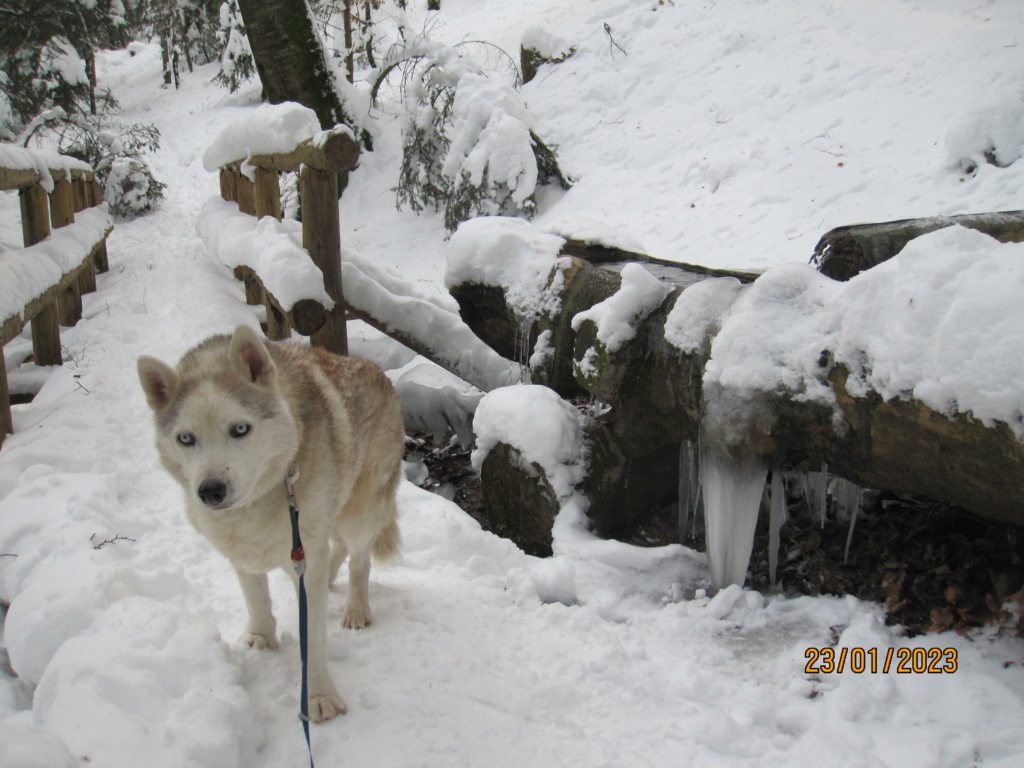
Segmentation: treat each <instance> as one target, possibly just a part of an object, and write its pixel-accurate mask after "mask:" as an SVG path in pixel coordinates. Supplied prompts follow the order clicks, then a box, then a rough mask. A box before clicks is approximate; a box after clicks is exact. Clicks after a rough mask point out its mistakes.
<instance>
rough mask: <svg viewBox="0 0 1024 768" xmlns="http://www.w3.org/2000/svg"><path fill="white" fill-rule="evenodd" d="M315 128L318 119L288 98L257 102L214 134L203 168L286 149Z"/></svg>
mask: <svg viewBox="0 0 1024 768" xmlns="http://www.w3.org/2000/svg"><path fill="white" fill-rule="evenodd" d="M319 132H320V121H319V120H317V117H316V112H314V111H313V110H312V109H310V108H309V107H304V106H302V105H301V104H296V103H295V102H292V101H286V102H284V103H283V104H261V105H260V106H258V107H256V108H255V109H253V110H252V111H248V112H246V113H245V114H244V115H243V116H242V117H240V118H237V119H236V120H234V121H233V122H231V123H230V124H229V125H228V126H227V127H226V128H224V129H223V130H222V131H221V132H220V133H219V134H217V138H215V139H214V140H213V143H212V144H210V146H209V148H208V149H207V150H206V152H205V153H204V154H203V168H205V169H206V170H207V171H209V172H210V173H213V172H215V171H216V170H217V169H218V168H221V167H222V166H225V165H228V164H229V163H236V162H238V161H239V160H245V159H248V158H249V157H251V156H252V155H271V154H275V153H288V152H291V151H293V150H294V149H295V148H296V147H297V146H298V145H299V144H301V143H302V142H304V141H306V140H307V139H312V138H313V136H315V135H316V134H317V133H319ZM244 170H245V169H244V168H243V171H244ZM250 173H251V171H250ZM247 175H249V174H247ZM250 178H252V177H251V176H250Z"/></svg>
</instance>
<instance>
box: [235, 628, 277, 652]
mask: <svg viewBox="0 0 1024 768" xmlns="http://www.w3.org/2000/svg"><path fill="white" fill-rule="evenodd" d="M238 642H239V643H241V644H242V645H247V646H249V647H250V648H253V649H255V650H257V651H268V650H269V651H276V650H277V638H276V637H274V636H273V635H259V634H256V633H255V632H246V633H245V634H244V635H242V636H241V637H240V638H239V640H238Z"/></svg>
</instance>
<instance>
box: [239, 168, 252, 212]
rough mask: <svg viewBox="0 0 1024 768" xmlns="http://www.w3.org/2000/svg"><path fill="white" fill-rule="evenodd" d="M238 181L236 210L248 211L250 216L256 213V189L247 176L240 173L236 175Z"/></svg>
mask: <svg viewBox="0 0 1024 768" xmlns="http://www.w3.org/2000/svg"><path fill="white" fill-rule="evenodd" d="M237 183H238V210H240V211H241V212H242V213H248V214H249V215H250V216H255V215H256V200H255V198H256V189H255V185H254V184H253V183H252V182H251V181H249V177H248V176H245V175H244V174H242V173H238V175H237Z"/></svg>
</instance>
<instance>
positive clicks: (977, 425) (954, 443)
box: [452, 259, 1024, 525]
mask: <svg viewBox="0 0 1024 768" xmlns="http://www.w3.org/2000/svg"><path fill="white" fill-rule="evenodd" d="M682 269H683V271H685V269H686V268H685V267H684V268H682ZM619 285H620V278H619V276H618V275H617V274H615V273H614V272H610V271H608V270H604V269H600V268H596V267H594V266H593V265H591V264H589V263H587V262H585V261H582V260H580V259H575V260H574V262H573V266H572V267H571V269H570V270H568V271H567V272H566V273H565V280H564V285H563V288H562V290H561V310H560V312H559V314H558V315H557V316H555V317H545V318H543V319H541V320H540V321H538V322H536V323H534V324H533V325H532V326H531V327H530V328H529V329H528V332H526V330H525V329H522V328H520V327H519V324H518V322H517V321H515V319H514V314H513V313H512V311H511V310H510V309H509V308H508V307H507V306H505V305H504V302H503V299H502V296H501V292H500V289H495V288H493V287H489V286H479V285H461V286H456V287H455V288H453V289H452V294H453V295H454V296H455V298H456V299H457V300H458V301H459V304H460V307H462V309H463V317H464V319H465V320H466V322H467V324H469V325H470V327H471V328H473V330H474V332H475V333H477V335H478V336H480V338H481V339H483V340H484V341H486V342H487V343H488V344H490V345H491V346H493V347H494V348H495V349H496V350H497V351H498V352H499V353H501V354H504V355H506V356H508V355H510V354H511V353H514V351H515V349H516V348H517V341H518V343H519V344H521V343H522V340H521V339H520V337H523V336H525V337H528V339H529V342H530V344H531V347H529V348H532V344H533V342H534V340H535V339H536V338H537V336H538V335H539V333H541V332H543V331H544V330H549V329H550V330H552V335H551V338H550V340H549V355H548V357H547V362H546V364H545V365H544V366H543V367H542V368H541V369H534V371H533V378H534V381H535V382H538V383H544V384H547V385H548V386H551V387H552V388H553V389H555V390H556V391H558V392H559V393H560V394H562V395H563V396H575V395H580V394H583V393H588V394H590V395H593V396H596V397H598V398H600V399H601V400H603V401H605V402H606V403H608V404H610V405H611V406H612V414H613V418H612V419H611V420H610V423H609V425H608V428H609V429H610V431H611V435H612V436H613V437H614V441H615V443H616V445H617V450H620V451H621V452H622V454H623V456H624V457H626V458H628V459H631V460H636V461H639V462H643V461H649V460H650V459H651V457H653V456H654V455H655V454H656V453H657V451H659V450H662V449H664V448H665V446H669V445H675V446H678V445H679V444H680V443H681V442H683V441H696V440H698V438H699V436H700V435H701V430H702V422H704V421H705V417H706V414H707V412H708V408H707V403H708V401H709V400H711V401H713V400H714V399H715V398H716V397H717V396H718V394H717V393H714V392H710V393H704V392H703V391H702V389H703V373H704V368H705V365H706V363H707V361H708V358H709V355H710V347H711V344H710V339H708V340H707V341H706V343H705V344H704V345H703V348H702V351H700V352H697V353H694V354H685V353H682V352H681V351H679V350H678V349H676V348H675V347H673V346H672V345H671V344H669V343H668V342H667V341H666V340H665V322H666V319H667V317H668V315H669V312H670V311H671V309H672V307H673V306H674V304H675V302H676V300H677V299H678V297H679V296H680V295H681V293H682V291H683V290H684V288H682V287H678V286H677V287H674V288H673V289H672V290H671V292H670V293H669V294H668V296H667V297H666V299H665V300H664V301H663V302H662V304H661V306H660V307H659V308H658V309H656V310H655V311H654V312H652V313H651V314H650V315H648V316H647V317H646V318H645V319H644V320H643V321H642V322H640V323H639V324H638V325H637V327H636V335H635V337H634V338H633V339H632V340H630V341H629V342H627V343H625V344H623V345H622V347H621V348H620V349H618V350H617V351H615V352H612V353H609V352H607V350H604V351H603V354H598V355H597V356H596V366H595V369H593V370H591V372H590V373H589V375H588V376H582V375H579V373H578V372H579V367H578V363H580V362H582V361H583V359H584V356H585V355H586V354H587V352H588V351H589V350H591V349H592V348H595V347H599V346H600V345H599V344H598V342H597V328H596V326H595V325H594V323H592V322H590V321H584V322H583V323H582V324H581V325H580V326H579V328H578V330H577V331H573V330H572V328H571V320H572V317H573V316H574V315H576V314H577V313H579V312H581V311H583V310H584V309H587V308H589V307H591V306H593V305H594V304H597V303H598V302H600V301H603V300H604V299H606V298H608V297H610V296H611V295H612V294H614V293H615V292H616V291H617V290H618V288H619ZM600 351H601V350H600V349H599V352H600ZM592 362H593V361H592ZM823 372H824V371H823ZM574 373H575V375H574ZM846 378H847V373H846V371H845V370H844V369H843V368H842V367H841V366H836V367H834V368H832V369H831V370H830V371H828V372H827V381H828V383H829V385H830V386H831V388H832V390H833V392H834V394H835V400H836V402H837V403H838V408H839V413H840V415H841V417H842V418H841V419H840V420H839V422H840V423H839V425H838V427H837V420H836V419H835V412H834V411H833V409H831V408H829V407H826V406H824V405H815V404H808V403H807V402H800V401H797V400H796V399H793V398H791V397H789V396H787V395H785V394H780V393H768V392H766V393H762V394H760V395H757V396H756V397H755V398H754V399H753V400H751V401H747V402H745V404H744V405H745V408H746V409H747V412H748V413H756V414H761V415H762V416H763V418H753V419H750V422H749V424H747V425H745V426H744V425H736V424H730V429H731V430H733V432H734V433H735V432H736V430H740V431H741V435H740V437H739V439H738V440H736V439H734V440H733V441H732V442H731V443H730V445H728V446H726V447H727V448H728V449H730V450H734V451H736V452H744V453H747V454H749V453H754V454H757V455H760V456H762V457H764V458H765V459H766V460H767V462H768V463H769V466H771V467H774V468H778V469H783V470H803V469H820V467H821V465H822V464H823V463H825V464H827V465H828V470H829V472H830V473H831V474H835V475H838V476H840V477H844V478H847V479H849V480H852V481H854V482H856V483H858V484H860V485H864V486H870V487H874V488H882V489H887V490H893V491H898V492H902V493H911V494H920V495H923V496H929V497H932V498H935V499H939V500H943V501H947V502H949V503H952V504H955V505H957V506H960V507H963V508H965V509H968V510H970V511H972V512H974V513H976V514H978V515H980V516H982V517H986V518H989V519H993V520H998V521H1003V522H1010V523H1014V524H1017V525H1024V482H1022V478H1024V444H1022V443H1021V442H1020V441H1019V440H1017V438H1016V437H1015V435H1014V434H1013V432H1012V431H1011V430H1010V428H1009V427H1008V426H1007V425H1005V424H996V425H994V426H986V425H985V424H983V423H981V422H980V421H977V420H975V419H973V418H971V417H970V416H968V415H955V416H952V417H950V416H947V415H945V414H943V413H939V412H936V411H934V410H932V409H930V408H929V407H927V406H926V405H924V404H923V403H920V402H918V401H914V400H891V401H883V400H882V398H881V397H879V396H877V395H870V396H867V397H855V396H853V395H852V394H851V393H850V392H849V391H848V389H847V387H846ZM704 426H705V430H706V429H707V425H706V424H705V425H704ZM706 434H707V433H706V431H705V435H706ZM634 485H635V484H634ZM588 495H591V494H588ZM591 496H592V495H591ZM592 497H593V496H592Z"/></svg>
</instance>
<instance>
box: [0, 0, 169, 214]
mask: <svg viewBox="0 0 1024 768" xmlns="http://www.w3.org/2000/svg"><path fill="white" fill-rule="evenodd" d="M4 21H5V23H4V24H3V26H2V27H0V51H3V52H4V53H3V54H2V58H0V138H3V139H5V140H8V141H17V142H18V143H20V144H23V145H25V146H29V144H30V143H32V142H35V143H37V144H40V145H43V146H49V147H52V148H54V149H56V150H58V151H60V152H62V153H64V154H67V155H71V156H73V157H77V158H79V159H81V160H84V161H86V162H87V163H89V164H90V165H92V166H93V168H94V169H95V170H96V173H97V177H98V178H99V180H100V182H101V183H103V184H104V188H105V189H104V197H105V198H106V199H107V201H108V202H110V203H111V209H112V211H113V212H114V213H116V214H117V215H120V216H124V217H130V216H134V215H137V214H138V213H141V212H143V211H146V210H149V209H150V208H152V207H153V206H154V205H156V204H157V203H158V202H159V200H160V199H161V198H162V196H163V189H164V185H163V184H161V183H160V182H158V181H156V179H154V178H153V175H152V173H151V171H150V170H149V167H148V166H147V165H146V164H145V162H144V161H143V160H142V159H141V158H142V155H143V154H145V153H146V152H151V151H154V150H155V149H156V148H157V147H158V146H159V140H160V133H159V131H157V129H156V128H154V127H153V126H149V125H139V124H136V125H128V126H123V125H118V124H117V123H116V122H115V121H114V120H113V111H114V110H115V109H116V107H117V102H116V101H115V100H114V98H113V97H112V96H111V95H110V93H109V92H108V91H105V90H100V89H98V88H97V83H96V66H95V62H96V51H97V50H100V49H102V48H106V47H113V46H120V45H123V44H124V43H125V42H126V37H127V33H128V31H129V29H130V28H129V27H128V26H127V24H126V13H125V7H124V6H123V5H122V3H121V0H95V2H93V3H91V4H87V3H81V2H78V0H15V1H14V3H12V5H11V7H10V9H9V11H8V12H7V13H5V14H4Z"/></svg>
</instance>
